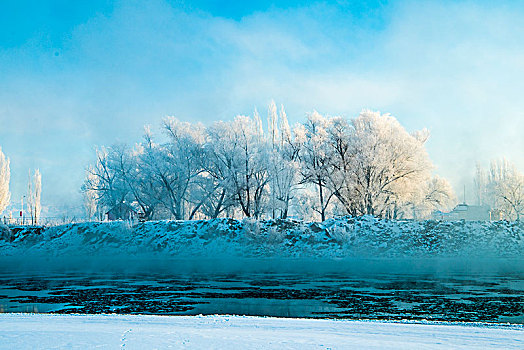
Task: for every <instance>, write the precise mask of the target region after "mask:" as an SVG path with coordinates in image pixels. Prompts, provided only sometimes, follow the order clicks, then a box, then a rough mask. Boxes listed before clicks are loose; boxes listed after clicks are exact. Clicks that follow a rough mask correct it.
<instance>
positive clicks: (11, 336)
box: [0, 314, 524, 350]
mask: <svg viewBox="0 0 524 350" xmlns="http://www.w3.org/2000/svg"><path fill="white" fill-rule="evenodd" d="M523 345H524V331H523V328H522V326H487V325H481V324H478V325H464V324H438V323H427V324H419V323H391V322H390V323H387V322H369V321H336V320H311V319H285V318H270V317H268V318H260V317H242V316H170V317H169V316H142V315H138V316H132V315H126V316H119V315H49V314H47V315H46V314H0V347H1V348H5V349H51V348H60V349H64V348H67V349H70V348H78V349H91V348H109V349H116V348H126V349H165V348H175V349H179V348H184V349H246V348H249V349H302V350H305V349H364V348H365V349H451V348H452V349H522V347H523Z"/></svg>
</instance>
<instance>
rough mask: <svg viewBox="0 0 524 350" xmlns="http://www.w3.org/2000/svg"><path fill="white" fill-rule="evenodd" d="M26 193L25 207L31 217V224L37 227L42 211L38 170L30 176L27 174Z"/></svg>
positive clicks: (40, 176)
mask: <svg viewBox="0 0 524 350" xmlns="http://www.w3.org/2000/svg"><path fill="white" fill-rule="evenodd" d="M28 192H29V193H28V201H27V206H28V208H29V215H31V224H32V225H38V219H39V218H40V212H41V210H42V205H41V197H42V175H41V174H40V170H38V169H36V170H35V172H34V174H33V175H32V176H31V173H29V183H28Z"/></svg>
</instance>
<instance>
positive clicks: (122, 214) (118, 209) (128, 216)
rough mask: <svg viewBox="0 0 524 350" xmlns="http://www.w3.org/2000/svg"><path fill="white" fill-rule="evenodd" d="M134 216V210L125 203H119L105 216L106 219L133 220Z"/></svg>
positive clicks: (135, 214)
mask: <svg viewBox="0 0 524 350" xmlns="http://www.w3.org/2000/svg"><path fill="white" fill-rule="evenodd" d="M136 217H137V212H136V210H135V209H134V208H133V207H132V206H130V205H129V204H127V203H119V204H117V205H115V206H114V207H113V208H111V209H110V210H109V211H108V212H107V213H106V218H107V220H108V221H115V220H133V219H135V218H136Z"/></svg>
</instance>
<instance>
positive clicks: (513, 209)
mask: <svg viewBox="0 0 524 350" xmlns="http://www.w3.org/2000/svg"><path fill="white" fill-rule="evenodd" d="M475 184H476V185H477V186H476V187H477V195H478V197H479V198H480V199H481V200H482V201H481V204H483V205H489V206H491V207H492V208H496V209H499V210H501V211H502V214H503V216H504V218H505V219H506V220H520V219H521V217H522V215H524V174H522V173H521V172H519V171H518V170H517V169H516V167H515V166H514V165H513V164H511V163H510V162H509V161H508V160H507V159H505V158H503V159H500V160H493V161H492V162H491V164H490V167H489V170H488V171H485V170H484V169H482V167H481V166H479V165H477V172H476V177H475Z"/></svg>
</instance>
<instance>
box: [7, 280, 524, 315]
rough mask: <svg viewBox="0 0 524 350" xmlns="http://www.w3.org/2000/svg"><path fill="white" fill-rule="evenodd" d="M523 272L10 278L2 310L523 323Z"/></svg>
mask: <svg viewBox="0 0 524 350" xmlns="http://www.w3.org/2000/svg"><path fill="white" fill-rule="evenodd" d="M523 296H524V274H523V273H522V272H519V273H508V274H503V275H502V274H493V273H475V274H460V273H455V274H452V275H442V274H435V273H410V274H400V273H371V274H365V275H362V274H356V275H355V274H351V273H322V274H316V273H310V274H307V273H227V274H226V273H202V272H193V273H157V274H155V273H136V272H135V273H127V274H122V273H114V272H113V273H109V272H99V273H89V274H86V273H80V272H75V273H57V272H55V273H50V272H46V273H36V272H33V273H31V274H28V273H24V274H20V273H4V274H1V275H0V311H2V312H9V313H11V312H36V313H63V314H66V313H89V314H92V313H118V314H157V315H198V314H204V315H205V314H236V315H253V316H276V317H306V318H347V319H373V320H384V319H387V320H400V319H409V320H424V319H426V320H441V321H465V322H510V323H519V324H524V298H523Z"/></svg>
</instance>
